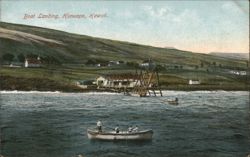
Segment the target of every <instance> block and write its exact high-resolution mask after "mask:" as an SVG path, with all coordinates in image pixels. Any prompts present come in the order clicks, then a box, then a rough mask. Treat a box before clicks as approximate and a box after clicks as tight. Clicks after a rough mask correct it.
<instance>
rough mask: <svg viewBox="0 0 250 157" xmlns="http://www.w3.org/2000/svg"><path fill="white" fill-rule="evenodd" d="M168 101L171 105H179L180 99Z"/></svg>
mask: <svg viewBox="0 0 250 157" xmlns="http://www.w3.org/2000/svg"><path fill="white" fill-rule="evenodd" d="M168 103H169V104H170V105H178V104H179V103H178V101H175V100H168Z"/></svg>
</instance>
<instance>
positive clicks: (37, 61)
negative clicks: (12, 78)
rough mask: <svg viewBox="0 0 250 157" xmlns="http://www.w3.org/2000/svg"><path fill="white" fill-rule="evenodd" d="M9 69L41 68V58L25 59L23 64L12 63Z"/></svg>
mask: <svg viewBox="0 0 250 157" xmlns="http://www.w3.org/2000/svg"><path fill="white" fill-rule="evenodd" d="M9 66H10V67H13V68H18V67H23V66H24V67H25V68H40V67H42V61H41V58H40V57H39V56H38V57H37V58H29V57H27V58H25V60H24V63H20V62H12V63H11V64H10V65H9Z"/></svg>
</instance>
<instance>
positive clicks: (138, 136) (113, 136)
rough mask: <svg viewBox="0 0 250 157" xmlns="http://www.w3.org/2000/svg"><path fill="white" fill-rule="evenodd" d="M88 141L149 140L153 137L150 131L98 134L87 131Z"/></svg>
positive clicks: (93, 131)
mask: <svg viewBox="0 0 250 157" xmlns="http://www.w3.org/2000/svg"><path fill="white" fill-rule="evenodd" d="M87 134H88V138H89V139H98V140H151V139H152V136H153V131H152V130H144V131H139V132H131V133H129V132H120V133H115V132H100V133H99V132H98V131H95V130H89V129H88V130H87Z"/></svg>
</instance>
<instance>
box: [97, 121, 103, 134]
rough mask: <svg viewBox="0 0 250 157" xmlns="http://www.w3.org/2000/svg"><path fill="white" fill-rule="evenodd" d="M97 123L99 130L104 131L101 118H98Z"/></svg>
mask: <svg viewBox="0 0 250 157" xmlns="http://www.w3.org/2000/svg"><path fill="white" fill-rule="evenodd" d="M96 125H97V129H98V131H99V132H102V122H101V121H100V120H98V121H97V123H96Z"/></svg>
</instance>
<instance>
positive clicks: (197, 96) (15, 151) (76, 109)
mask: <svg viewBox="0 0 250 157" xmlns="http://www.w3.org/2000/svg"><path fill="white" fill-rule="evenodd" d="M163 94H164V96H163V97H146V98H140V97H132V96H124V95H122V94H115V93H59V92H44V93H41V92H4V91H2V92H1V93H0V131H1V132H0V133H1V134H0V137H1V145H0V154H1V155H3V156H4V157H75V156H79V155H82V156H84V157H118V156H119V157H161V156H164V157H168V156H169V157H246V156H247V155H248V154H250V106H249V92H243V91H234V92H226V91H192V92H182V91H164V92H163ZM175 97H178V98H179V105H178V106H173V105H170V104H168V103H167V102H166V100H167V99H169V98H175ZM97 120H101V121H102V122H103V125H104V128H105V127H106V128H108V127H111V128H114V127H115V126H116V125H118V126H119V127H120V128H121V129H123V130H126V129H127V128H128V126H129V125H138V126H139V129H153V131H154V135H153V139H152V140H151V141H144V142H136V141H120V142H116V141H110V142H107V141H91V140H89V139H88V138H87V134H86V129H87V128H88V127H94V126H95V125H96V121H97Z"/></svg>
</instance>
